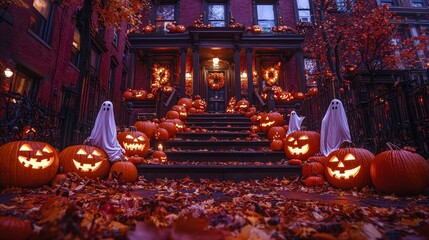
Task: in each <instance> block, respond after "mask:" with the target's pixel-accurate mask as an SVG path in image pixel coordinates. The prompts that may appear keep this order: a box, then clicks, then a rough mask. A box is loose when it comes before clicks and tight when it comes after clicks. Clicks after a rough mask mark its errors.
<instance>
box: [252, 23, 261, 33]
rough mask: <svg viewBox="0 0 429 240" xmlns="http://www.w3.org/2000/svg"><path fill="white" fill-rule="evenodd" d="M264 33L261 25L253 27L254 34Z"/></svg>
mask: <svg viewBox="0 0 429 240" xmlns="http://www.w3.org/2000/svg"><path fill="white" fill-rule="evenodd" d="M261 32H262V27H261V26H259V25H253V26H252V33H261Z"/></svg>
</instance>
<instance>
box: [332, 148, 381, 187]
mask: <svg viewBox="0 0 429 240" xmlns="http://www.w3.org/2000/svg"><path fill="white" fill-rule="evenodd" d="M373 159H374V154H372V153H371V152H370V151H368V150H366V149H364V148H340V149H338V150H335V151H333V152H331V153H330V154H329V155H328V161H327V162H326V165H325V177H326V180H328V182H329V183H330V184H331V185H332V186H334V187H336V188H341V189H349V188H354V187H356V188H362V187H365V186H367V185H369V184H370V183H371V176H370V174H369V169H370V166H371V161H372V160H373Z"/></svg>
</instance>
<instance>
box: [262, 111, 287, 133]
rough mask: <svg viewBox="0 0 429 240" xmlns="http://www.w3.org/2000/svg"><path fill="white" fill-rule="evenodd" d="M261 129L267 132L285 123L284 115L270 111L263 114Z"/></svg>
mask: <svg viewBox="0 0 429 240" xmlns="http://www.w3.org/2000/svg"><path fill="white" fill-rule="evenodd" d="M259 121H260V125H261V130H262V131H264V132H267V131H268V130H269V129H270V128H271V127H274V126H281V125H283V124H284V119H283V116H282V115H281V114H280V113H278V112H270V113H267V114H264V115H262V116H261V119H260V120H259Z"/></svg>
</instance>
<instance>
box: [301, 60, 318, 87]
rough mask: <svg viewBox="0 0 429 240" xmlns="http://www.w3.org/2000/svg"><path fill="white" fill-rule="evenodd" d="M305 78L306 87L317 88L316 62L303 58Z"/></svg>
mask: <svg viewBox="0 0 429 240" xmlns="http://www.w3.org/2000/svg"><path fill="white" fill-rule="evenodd" d="M304 68H305V78H306V84H307V87H315V86H317V75H316V74H317V61H316V59H312V58H304Z"/></svg>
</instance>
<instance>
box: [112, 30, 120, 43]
mask: <svg viewBox="0 0 429 240" xmlns="http://www.w3.org/2000/svg"><path fill="white" fill-rule="evenodd" d="M120 34H121V30H119V29H114V30H113V40H112V43H113V45H114V46H115V47H118V44H119V35H120Z"/></svg>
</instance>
